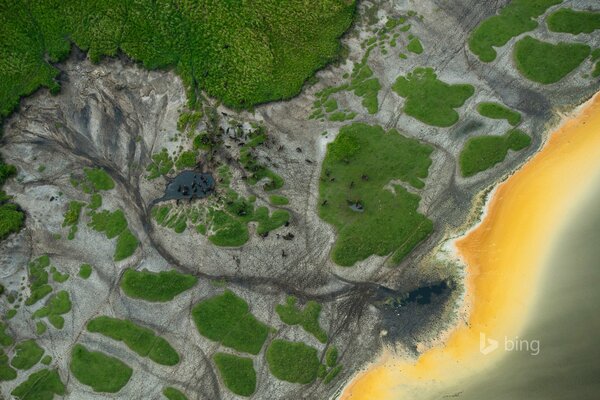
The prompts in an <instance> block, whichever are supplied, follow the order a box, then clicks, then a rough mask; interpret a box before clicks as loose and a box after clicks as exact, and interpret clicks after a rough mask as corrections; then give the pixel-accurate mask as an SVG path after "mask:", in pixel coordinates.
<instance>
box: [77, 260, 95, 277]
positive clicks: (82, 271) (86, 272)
mask: <svg viewBox="0 0 600 400" xmlns="http://www.w3.org/2000/svg"><path fill="white" fill-rule="evenodd" d="M92 271H93V269H92V266H91V265H90V264H81V265H80V266H79V273H78V275H79V277H80V278H82V279H88V278H89V277H90V276H91V275H92Z"/></svg>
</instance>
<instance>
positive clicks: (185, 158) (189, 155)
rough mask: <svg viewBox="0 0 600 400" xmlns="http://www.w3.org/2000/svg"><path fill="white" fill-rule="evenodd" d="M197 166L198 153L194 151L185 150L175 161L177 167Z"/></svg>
mask: <svg viewBox="0 0 600 400" xmlns="http://www.w3.org/2000/svg"><path fill="white" fill-rule="evenodd" d="M195 166H196V153H195V152H193V151H191V150H190V151H184V152H182V153H181V154H180V155H179V158H177V161H175V167H177V169H180V170H181V169H186V168H194V167H195Z"/></svg>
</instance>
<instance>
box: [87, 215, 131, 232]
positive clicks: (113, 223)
mask: <svg viewBox="0 0 600 400" xmlns="http://www.w3.org/2000/svg"><path fill="white" fill-rule="evenodd" d="M89 225H90V227H91V228H92V229H94V230H95V231H98V232H103V233H104V234H106V238H107V239H114V238H116V237H117V236H119V234H121V232H123V231H124V230H125V228H127V219H126V218H125V214H124V213H123V210H116V211H113V212H110V211H108V210H103V211H100V212H97V213H93V214H92V220H91V222H90V224H89Z"/></svg>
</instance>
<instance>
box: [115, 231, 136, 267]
mask: <svg viewBox="0 0 600 400" xmlns="http://www.w3.org/2000/svg"><path fill="white" fill-rule="evenodd" d="M139 244H140V241H139V240H138V238H137V237H135V235H134V234H133V233H131V231H130V230H129V229H125V230H124V231H123V232H121V233H120V234H119V237H118V238H117V246H116V248H115V255H114V257H113V258H114V260H115V261H121V260H124V259H126V258H128V257H130V256H132V255H133V253H135V250H136V249H137V248H138V246H139Z"/></svg>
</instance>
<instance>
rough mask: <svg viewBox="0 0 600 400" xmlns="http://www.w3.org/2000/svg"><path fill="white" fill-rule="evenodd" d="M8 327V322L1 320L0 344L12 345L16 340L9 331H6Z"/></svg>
mask: <svg viewBox="0 0 600 400" xmlns="http://www.w3.org/2000/svg"><path fill="white" fill-rule="evenodd" d="M7 329H8V325H7V324H6V322H2V321H0V345H2V346H4V347H8V346H12V344H13V342H14V341H13V338H12V337H11V336H10V335H9V334H8V333H6V330H7Z"/></svg>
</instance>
